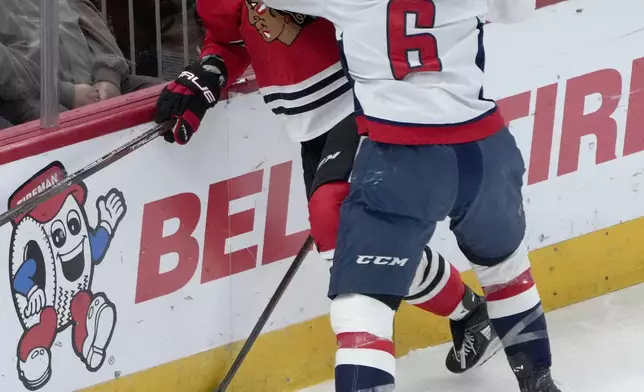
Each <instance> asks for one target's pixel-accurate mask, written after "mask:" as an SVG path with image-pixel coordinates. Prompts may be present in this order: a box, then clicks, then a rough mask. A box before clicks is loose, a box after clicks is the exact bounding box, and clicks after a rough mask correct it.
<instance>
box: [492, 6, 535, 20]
mask: <svg viewBox="0 0 644 392" xmlns="http://www.w3.org/2000/svg"><path fill="white" fill-rule="evenodd" d="M488 4H489V11H488V14H487V20H488V21H489V22H493V23H504V24H511V23H519V22H522V21H524V20H526V19H528V17H530V15H531V14H532V12H533V11H534V10H535V8H536V2H535V0H489V2H488Z"/></svg>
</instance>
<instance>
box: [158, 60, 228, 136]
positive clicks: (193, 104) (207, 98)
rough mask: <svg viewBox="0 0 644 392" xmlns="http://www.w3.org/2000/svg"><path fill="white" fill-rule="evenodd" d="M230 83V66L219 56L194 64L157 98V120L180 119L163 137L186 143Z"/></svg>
mask: <svg viewBox="0 0 644 392" xmlns="http://www.w3.org/2000/svg"><path fill="white" fill-rule="evenodd" d="M225 84H226V68H225V67H224V63H223V61H222V60H221V59H220V58H219V57H217V56H208V57H206V58H204V59H202V61H201V62H200V63H198V64H192V65H189V66H188V67H186V69H185V70H184V71H183V72H181V75H179V77H178V78H177V79H176V80H175V81H174V82H171V83H170V84H168V85H167V86H166V87H165V88H164V89H163V91H162V92H161V96H159V100H158V101H157V110H156V116H155V121H156V122H157V123H162V122H165V121H169V120H172V119H176V123H175V125H174V127H172V130H170V131H168V132H167V133H166V134H165V135H163V137H164V138H165V140H166V141H168V142H170V143H174V142H177V144H186V143H188V141H190V138H191V137H192V134H193V133H195V132H197V130H198V129H199V125H200V124H201V120H202V119H203V116H204V115H205V114H206V110H208V109H210V108H212V107H213V106H215V104H216V103H217V101H218V100H219V94H220V92H221V89H222V87H223V86H224V85H225Z"/></svg>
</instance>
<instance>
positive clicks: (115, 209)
mask: <svg viewBox="0 0 644 392" xmlns="http://www.w3.org/2000/svg"><path fill="white" fill-rule="evenodd" d="M96 208H98V220H99V222H100V223H99V226H100V227H102V228H104V229H105V230H107V233H108V234H109V235H110V236H111V235H112V234H113V233H114V231H116V228H117V226H118V224H119V223H120V222H121V220H122V219H123V216H124V215H125V211H126V206H125V199H124V198H123V194H122V193H121V192H119V191H117V190H116V189H112V190H110V191H109V192H108V193H107V195H105V196H101V197H99V198H98V200H96Z"/></svg>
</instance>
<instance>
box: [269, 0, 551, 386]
mask: <svg viewBox="0 0 644 392" xmlns="http://www.w3.org/2000/svg"><path fill="white" fill-rule="evenodd" d="M264 3H265V4H266V5H268V6H270V7H273V8H277V9H288V10H290V11H295V12H302V13H306V14H309V15H315V16H321V17H324V18H327V19H329V20H330V21H331V22H333V23H334V24H335V26H336V28H337V29H338V31H339V32H340V34H339V35H340V36H341V38H342V41H341V42H342V46H343V52H344V55H345V58H346V59H345V68H346V69H347V70H348V73H349V75H350V76H351V79H352V81H353V87H354V94H355V98H356V100H355V101H356V106H357V107H356V110H357V123H358V127H359V131H360V133H361V134H363V135H365V136H366V138H365V139H364V140H363V141H362V144H361V147H360V150H359V153H358V155H357V157H356V160H355V165H354V169H353V172H352V174H351V188H350V191H349V195H348V197H347V199H346V200H345V202H344V203H343V205H342V209H341V212H340V224H339V232H338V237H337V238H338V239H337V243H336V250H335V255H334V262H333V267H332V269H331V282H330V287H329V297H330V298H331V299H332V300H333V301H332V304H331V324H332V327H333V329H334V332H335V333H336V336H337V341H338V351H337V354H336V367H335V377H336V391H338V392H356V391H360V392H375V391H380V392H385V391H392V390H393V389H394V385H395V358H394V355H393V354H394V344H393V318H394V313H395V311H396V310H397V309H398V306H399V304H400V302H401V300H402V298H403V297H404V296H405V294H406V293H407V290H408V288H409V287H410V285H411V284H412V281H413V279H414V272H415V271H416V267H417V265H418V263H419V257H418V254H419V253H420V250H421V249H422V248H423V246H424V244H426V243H427V242H428V240H429V239H430V238H431V236H432V234H433V232H434V229H435V227H436V223H437V222H438V221H442V220H444V219H445V218H447V217H449V218H451V222H450V227H451V229H452V231H453V233H454V234H455V236H456V239H457V242H458V244H459V247H460V248H461V250H462V251H463V253H464V254H465V255H466V256H467V258H468V259H469V260H470V262H471V263H472V266H473V269H474V271H475V272H476V273H477V276H478V278H479V280H480V282H481V284H482V286H483V288H484V292H485V296H486V299H487V301H488V311H489V315H490V318H491V319H492V324H493V326H494V328H495V330H496V331H497V333H498V334H499V336H500V337H501V339H502V343H503V346H504V348H505V352H506V354H507V356H508V360H509V363H510V366H511V368H512V370H513V372H514V373H515V375H516V377H517V380H518V383H519V388H520V390H521V392H559V389H558V387H557V386H556V385H555V383H554V382H553V380H552V377H551V374H550V367H551V353H550V343H549V339H548V332H547V326H546V320H545V316H544V312H543V308H542V306H541V300H540V297H539V294H538V292H537V289H536V286H535V284H534V281H533V279H532V275H531V272H530V262H529V260H528V254H527V249H526V246H525V244H524V242H523V238H524V235H525V216H524V212H523V200H522V194H521V191H522V186H523V174H524V173H525V165H524V162H523V159H522V156H521V153H520V151H519V149H518V147H517V145H516V143H515V140H514V138H513V136H512V135H511V134H510V132H509V130H508V129H507V128H506V126H505V123H504V119H503V118H502V116H501V113H500V112H499V110H498V108H497V106H496V103H495V102H494V101H493V100H489V99H485V98H484V95H483V76H484V64H485V52H484V48H483V25H484V23H483V21H484V19H483V18H484V17H485V16H486V15H487V19H488V20H489V21H492V22H517V21H520V20H522V19H523V18H525V17H526V16H527V14H528V13H529V12H530V11H531V10H533V9H534V0H489V9H488V0H433V1H432V0H264ZM314 197H315V194H313V198H314ZM317 209H318V210H320V211H323V210H324V209H323V208H320V206H318V207H317ZM322 216H323V214H322V213H320V214H314V213H312V214H311V218H310V219H311V225H312V232H315V231H316V226H317V225H319V224H321V223H319V222H321V221H323V220H324V219H323V217H322ZM374 260H375V261H380V262H379V263H376V262H374ZM383 260H389V261H391V262H389V263H384V262H382V261H383ZM465 345H467V342H466V343H465Z"/></svg>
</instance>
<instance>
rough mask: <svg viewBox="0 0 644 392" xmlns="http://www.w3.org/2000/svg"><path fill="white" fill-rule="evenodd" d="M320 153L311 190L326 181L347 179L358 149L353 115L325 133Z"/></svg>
mask: <svg viewBox="0 0 644 392" xmlns="http://www.w3.org/2000/svg"><path fill="white" fill-rule="evenodd" d="M327 134H328V136H327V139H326V142H325V143H324V148H323V149H322V154H321V157H320V160H319V163H318V165H317V166H316V172H315V178H314V180H313V185H312V189H311V192H315V190H316V189H317V188H318V187H319V186H321V185H324V184H326V183H328V182H334V181H348V180H349V176H350V175H351V171H352V170H353V161H354V158H355V156H356V152H357V150H358V144H359V142H360V136H359V135H358V126H357V124H356V120H355V117H354V116H353V115H350V116H348V117H346V118H345V119H344V120H342V121H340V122H339V123H337V124H336V125H335V126H334V127H333V128H331V130H330V131H329V132H328V133H327Z"/></svg>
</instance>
